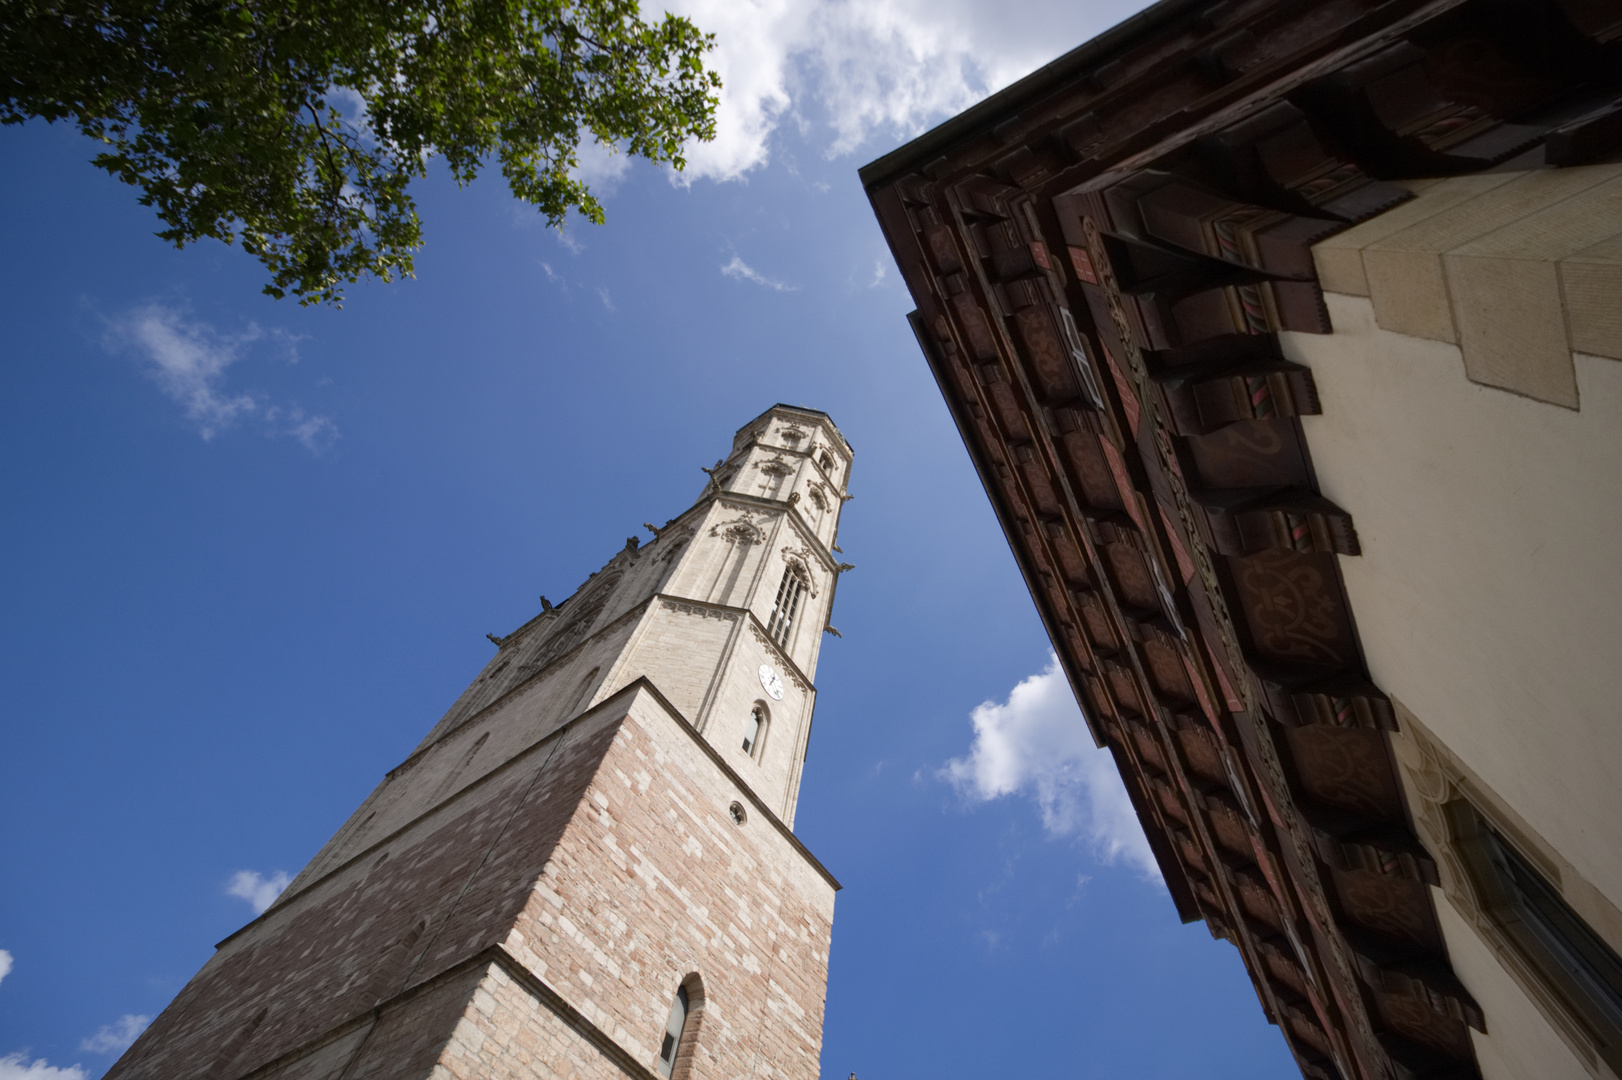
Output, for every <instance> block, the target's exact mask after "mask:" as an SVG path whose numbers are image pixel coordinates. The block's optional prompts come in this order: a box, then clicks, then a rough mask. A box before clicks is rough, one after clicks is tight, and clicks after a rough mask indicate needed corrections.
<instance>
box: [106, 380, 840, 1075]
mask: <svg viewBox="0 0 1622 1080" xmlns="http://www.w3.org/2000/svg"><path fill="white" fill-rule="evenodd" d="M850 465H851V449H850V446H849V444H848V443H846V441H845V439H844V437H843V436H842V435H841V434H840V433H839V430H838V429H837V428H835V427H834V425H833V422H832V421H831V420H830V419H829V418H828V416H827V415H826V414H824V413H821V412H817V411H815V410H811V409H801V408H794V407H790V406H785V405H778V406H774V407H773V408H771V409H769V410H768V411H767V412H765V413H764V414H762V415H761V416H759V417H757V418H756V419H755V420H753V421H751V422H750V423H749V424H747V425H745V426H744V427H743V428H742V429H741V430H740V431H739V432H738V433H737V436H736V437H735V438H734V439H733V443H732V449H731V452H730V454H729V455H728V456H727V457H725V458H723V459H722V460H721V461H720V462H718V463H717V464H716V466H715V468H713V469H707V470H705V471H706V473H708V475H709V479H708V482H707V483H706V485H705V488H704V491H703V492H702V494H700V496H699V498H698V500H697V501H696V502H695V503H694V504H693V506H692V507H691V508H689V509H688V510H687V511H686V512H685V513H683V514H681V515H680V516H678V517H676V518H674V519H672V520H671V521H669V522H667V523H666V524H665V525H664V526H662V527H660V528H658V529H656V530H654V532H655V538H654V539H653V540H652V541H651V542H650V543H647V544H638V542H637V540H636V539H634V538H633V539H631V540H630V541H628V542H627V544H626V546H625V548H624V550H622V551H620V552H619V553H617V554H616V555H615V556H614V557H613V558H612V559H610V560H609V561H608V563H607V564H606V565H605V566H604V567H603V568H602V569H600V570H598V571H597V572H596V573H594V574H592V575H591V576H590V577H589V578H588V579H587V580H586V581H585V583H584V584H582V585H581V586H580V588H579V589H578V590H576V592H575V593H574V595H573V596H571V597H569V598H568V599H567V600H565V601H564V602H562V603H559V604H557V605H555V606H554V605H552V604H550V603H547V602H546V601H544V600H543V601H542V608H543V610H542V611H541V612H540V614H538V615H536V616H535V617H534V618H533V619H531V620H530V621H529V622H527V623H525V624H524V625H523V626H521V627H519V628H518V629H517V630H515V631H513V632H512V633H511V634H510V635H508V636H507V637H505V638H493V640H494V641H495V642H496V644H497V651H496V654H495V656H494V657H492V658H491V660H490V662H489V664H488V665H486V667H485V669H484V671H483V672H481V673H480V674H479V676H478V678H476V679H475V680H474V681H473V683H472V684H471V685H470V686H469V687H468V688H467V690H466V691H465V692H464V693H463V694H462V696H461V697H460V698H459V699H458V700H457V701H456V703H455V704H454V705H453V706H452V707H451V709H450V711H449V712H447V713H446V714H445V716H444V718H443V719H441V720H440V721H439V723H438V724H436V725H435V726H434V728H433V730H432V731H431V732H429V734H428V736H427V738H425V739H424V740H423V742H422V743H421V744H420V745H419V746H418V747H417V749H416V750H415V751H414V752H413V753H412V754H411V756H410V757H408V758H406V760H405V761H403V762H401V763H400V765H398V766H397V767H396V768H394V769H393V770H391V771H390V772H389V773H388V774H387V776H385V777H384V779H383V781H382V783H380V784H379V785H378V787H377V788H376V789H375V790H374V791H373V792H372V794H371V795H370V796H369V797H368V798H367V799H366V801H365V802H364V803H362V804H361V806H360V808H359V809H358V810H356V811H355V813H354V815H353V816H351V818H350V820H349V821H348V822H347V823H345V825H344V826H343V827H342V828H341V829H339V830H338V832H337V834H336V835H335V836H333V838H332V839H331V840H330V841H328V842H327V844H326V846H325V847H323V848H322V849H321V851H320V852H319V853H318V854H317V855H316V856H315V858H314V859H312V860H311V861H310V864H309V865H308V866H306V867H305V868H304V870H303V871H302V872H301V873H300V874H299V876H298V877H297V878H295V879H294V880H293V882H292V884H291V885H289V886H288V888H287V890H286V891H285V892H284V893H283V894H282V895H281V897H280V898H279V899H278V900H277V901H276V903H275V904H273V905H272V906H271V907H270V908H269V909H268V910H267V911H266V912H265V913H264V914H263V915H261V916H260V917H259V918H258V919H256V920H254V921H253V922H252V923H249V924H248V925H247V926H246V927H244V928H243V929H241V930H239V931H238V932H237V933H235V934H233V935H232V936H231V937H229V938H227V939H226V940H225V941H223V942H221V943H220V946H219V948H218V951H217V952H216V953H215V955H214V956H213V958H211V959H210V960H209V962H208V963H207V964H205V965H204V966H203V969H202V970H201V971H200V972H198V974H197V975H196V976H195V977H194V978H193V979H192V980H191V982H190V983H189V984H187V986H186V988H185V989H184V990H182V991H181V993H180V994H179V995H178V996H177V997H176V998H175V1000H174V1001H173V1002H172V1003H171V1004H170V1005H169V1007H168V1008H167V1009H166V1010H165V1011H164V1012H163V1013H162V1015H160V1016H159V1017H158V1019H157V1020H156V1021H155V1022H154V1023H153V1024H152V1026H151V1027H150V1028H148V1029H147V1031H146V1033H145V1034H143V1035H142V1036H141V1038H140V1039H138V1040H137V1041H136V1043H135V1045H134V1046H132V1047H131V1048H130V1049H129V1051H128V1052H127V1053H126V1054H125V1055H124V1056H123V1058H121V1059H120V1060H119V1062H118V1063H117V1064H116V1065H114V1066H113V1069H112V1070H111V1071H110V1072H109V1073H108V1074H107V1075H108V1077H109V1078H112V1080H136V1078H140V1080H149V1078H150V1080H170V1078H178V1077H197V1078H200V1080H239V1078H244V1077H248V1076H250V1075H251V1076H252V1077H253V1078H254V1080H372V1078H376V1080H413V1078H418V1077H422V1078H429V1077H432V1078H435V1080H440V1078H450V1077H458V1078H460V1077H480V1078H483V1077H491V1078H502V1080H507V1078H513V1080H519V1078H524V1080H527V1078H531V1077H534V1078H548V1080H550V1078H553V1077H559V1078H562V1077H579V1078H592V1080H595V1078H604V1080H607V1078H619V1077H634V1078H637V1080H655V1078H657V1077H660V1076H664V1077H671V1078H674V1080H689V1078H690V1080H712V1078H713V1080H740V1078H743V1077H757V1076H758V1077H771V1078H774V1080H777V1078H781V1080H814V1078H815V1077H816V1076H817V1074H818V1067H819V1056H820V1052H821V1042H822V1016H823V999H824V995H825V992H826V986H827V970H828V948H829V941H830V933H831V928H832V920H833V901H834V893H835V891H836V890H837V889H838V888H839V886H838V883H837V882H835V881H834V879H833V878H832V876H830V875H829V874H828V872H827V871H826V870H825V869H823V867H822V866H821V864H820V863H818V862H817V860H816V859H815V858H814V857H813V856H812V855H811V854H810V852H808V851H807V850H806V849H805V847H804V846H803V845H802V844H801V843H800V842H799V840H798V839H797V838H796V837H795V836H794V834H793V832H792V831H791V827H792V825H793V821H794V809H795V803H796V801H797V799H798V796H799V788H800V774H801V769H802V767H803V764H804V761H805V754H806V744H807V739H808V737H809V735H810V730H811V713H812V708H813V706H814V704H815V699H816V689H815V685H814V682H813V678H814V675H815V672H816V664H817V655H818V652H819V651H820V649H821V645H822V640H823V633H824V630H825V629H827V628H828V617H829V613H830V611H831V608H832V605H833V596H834V589H835V585H836V583H837V581H838V579H839V575H840V573H841V572H842V571H844V570H847V569H849V566H848V565H846V564H842V563H840V562H838V561H837V556H836V554H835V553H834V552H835V544H836V541H837V531H838V524H839V515H840V510H841V508H842V507H843V504H844V502H845V499H846V498H847V495H846V486H847V480H848V477H849V472H850Z"/></svg>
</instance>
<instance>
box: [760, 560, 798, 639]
mask: <svg viewBox="0 0 1622 1080" xmlns="http://www.w3.org/2000/svg"><path fill="white" fill-rule="evenodd" d="M804 595H805V578H803V577H801V576H800V572H799V571H798V570H796V569H795V568H794V567H792V566H790V567H786V568H785V569H784V570H783V583H782V584H781V585H779V586H778V587H777V605H776V606H775V607H774V608H772V617H771V621H769V622H768V623H767V624H766V632H767V633H768V634H770V635H771V636H772V640H773V641H775V642H777V643H778V644H779V645H787V644H788V635H789V631H790V630H792V629H794V616H795V615H796V614H797V613H798V612H799V610H800V598H801V597H802V596H804Z"/></svg>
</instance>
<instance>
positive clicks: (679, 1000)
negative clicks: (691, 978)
mask: <svg viewBox="0 0 1622 1080" xmlns="http://www.w3.org/2000/svg"><path fill="white" fill-rule="evenodd" d="M686 1026H687V987H685V986H678V987H676V1000H675V1001H673V1002H671V1003H670V1019H669V1021H668V1022H666V1024H665V1039H664V1042H663V1043H661V1044H660V1046H659V1075H661V1076H669V1075H670V1070H671V1069H673V1068H675V1067H676V1051H677V1050H678V1049H680V1047H681V1033H682V1029H683V1028H685V1027H686Z"/></svg>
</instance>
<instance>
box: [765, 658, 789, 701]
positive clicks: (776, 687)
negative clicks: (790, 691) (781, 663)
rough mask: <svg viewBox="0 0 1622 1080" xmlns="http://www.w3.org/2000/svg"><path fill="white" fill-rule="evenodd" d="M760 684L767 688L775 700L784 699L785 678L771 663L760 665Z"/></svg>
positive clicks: (767, 691)
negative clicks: (783, 678)
mask: <svg viewBox="0 0 1622 1080" xmlns="http://www.w3.org/2000/svg"><path fill="white" fill-rule="evenodd" d="M760 685H761V686H763V687H765V688H766V693H767V694H768V695H770V696H771V699H772V700H773V701H782V700H783V680H782V678H781V677H779V676H778V674H777V671H776V669H775V668H773V667H772V666H771V665H770V664H762V665H760Z"/></svg>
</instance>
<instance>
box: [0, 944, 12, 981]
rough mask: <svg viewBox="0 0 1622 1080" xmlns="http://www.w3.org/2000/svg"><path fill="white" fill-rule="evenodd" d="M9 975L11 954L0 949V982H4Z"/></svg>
mask: <svg viewBox="0 0 1622 1080" xmlns="http://www.w3.org/2000/svg"><path fill="white" fill-rule="evenodd" d="M10 974H11V954H10V953H9V952H7V951H6V950H5V949H0V982H5V979H6V976H7V975H10Z"/></svg>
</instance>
